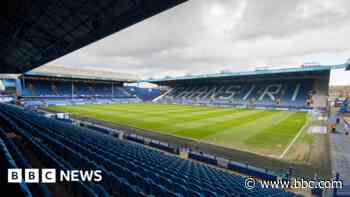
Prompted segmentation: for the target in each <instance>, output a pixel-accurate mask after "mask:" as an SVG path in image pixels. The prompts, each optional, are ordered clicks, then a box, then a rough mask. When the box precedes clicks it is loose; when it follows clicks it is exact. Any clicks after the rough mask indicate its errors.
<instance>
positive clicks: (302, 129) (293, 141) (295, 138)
mask: <svg viewBox="0 0 350 197" xmlns="http://www.w3.org/2000/svg"><path fill="white" fill-rule="evenodd" d="M307 125H308V123H305V125H304V126H303V127H302V128H301V129H300V130H299V132H298V134H297V135H296V136H295V137H294V138H293V140H292V141H291V142H290V143H289V145H288V146H287V148H286V149H284V151H283V153H282V154H281V155H280V156H279V157H278V158H279V159H282V158H283V157H284V156H285V155H286V154H287V152H288V151H289V149H290V148H291V147H292V146H293V144H294V143H295V141H296V140H297V139H298V137H299V136H300V135H301V133H302V132H303V131H304V129H305V128H306V126H307Z"/></svg>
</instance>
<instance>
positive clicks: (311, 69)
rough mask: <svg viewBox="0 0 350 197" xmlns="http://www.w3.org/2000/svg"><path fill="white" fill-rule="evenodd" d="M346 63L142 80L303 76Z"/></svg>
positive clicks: (164, 80) (159, 82)
mask: <svg viewBox="0 0 350 197" xmlns="http://www.w3.org/2000/svg"><path fill="white" fill-rule="evenodd" d="M347 66H348V65H347V64H339V65H316V66H304V67H293V68H280V69H272V68H265V69H256V70H254V71H242V72H225V73H216V74H204V75H187V76H181V77H166V78H163V79H152V80H144V82H150V83H156V84H160V85H164V84H170V83H172V82H175V81H176V82H185V81H196V80H210V79H225V78H229V79H234V78H236V79H237V78H242V77H259V76H277V77H278V76H285V75H297V76H303V75H307V74H310V73H320V72H323V71H330V70H331V69H344V68H346V67H347Z"/></svg>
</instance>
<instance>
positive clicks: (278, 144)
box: [50, 104, 307, 157]
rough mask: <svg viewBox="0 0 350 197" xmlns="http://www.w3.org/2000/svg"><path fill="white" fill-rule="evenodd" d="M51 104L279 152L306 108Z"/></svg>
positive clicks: (235, 145)
mask: <svg viewBox="0 0 350 197" xmlns="http://www.w3.org/2000/svg"><path fill="white" fill-rule="evenodd" d="M50 109H52V110H58V111H64V112H70V113H73V114H77V115H80V116H84V117H89V118H94V119H99V120H103V121H108V122H113V123H118V124H123V125H128V126H132V127H136V128H142V129H147V130H151V131H154V132H159V133H165V134H169V135H174V136H178V137H184V138H191V139H195V140H200V141H202V142H207V143H211V144H215V145H219V146H224V147H228V148H235V149H240V150H244V151H249V152H254V153H258V154H263V155H269V156H275V157H279V156H280V155H281V154H282V153H283V152H284V150H285V149H286V148H287V147H288V145H289V144H290V143H291V142H292V140H293V138H294V137H295V136H296V135H297V134H298V132H299V131H300V130H301V128H302V127H303V126H304V125H305V123H306V119H307V114H306V113H304V112H288V111H273V110H252V109H233V108H217V107H203V106H190V105H165V104H115V105H110V104H109V105H81V106H54V107H50Z"/></svg>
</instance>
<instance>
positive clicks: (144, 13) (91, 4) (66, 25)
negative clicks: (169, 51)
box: [0, 0, 187, 73]
mask: <svg viewBox="0 0 350 197" xmlns="http://www.w3.org/2000/svg"><path fill="white" fill-rule="evenodd" d="M185 1H187V0H134V1H130V0H103V1H98V0H96V1H93V0H59V1H37V0H34V1H32V0H11V1H9V0H5V1H1V3H0V26H1V30H0V54H1V56H0V73H23V72H26V71H28V70H31V69H33V68H35V67H38V66H41V65H43V64H45V63H47V62H49V61H52V60H54V59H56V58H58V57H61V56H63V55H65V54H67V53H70V52H72V51H74V50H77V49H79V48H81V47H83V46H85V45H88V44H90V43H92V42H95V41H97V40H99V39H101V38H104V37H106V36H108V35H110V34H112V33H114V32H117V31H119V30H122V29H124V28H126V27H128V26H130V25H133V24H135V23H137V22H139V21H142V20H144V19H146V18H148V17H151V16H153V15H155V14H158V13H160V12H162V11H164V10H166V9H169V8H171V7H173V6H176V5H178V4H180V3H183V2H185ZM140 33H142V32H140Z"/></svg>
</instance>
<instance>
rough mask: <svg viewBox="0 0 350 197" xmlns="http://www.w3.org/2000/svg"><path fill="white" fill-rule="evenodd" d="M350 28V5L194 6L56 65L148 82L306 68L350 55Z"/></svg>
mask: <svg viewBox="0 0 350 197" xmlns="http://www.w3.org/2000/svg"><path fill="white" fill-rule="evenodd" d="M349 24H350V1H348V0H337V1H334V0H322V1H319V0H293V1H280V0H264V1H261V0H232V1H230V0H210V1H208V0H190V1H189V2H187V3H185V4H182V5H180V6H178V7H175V8H173V9H171V10H169V11H166V12H163V13H161V14H159V15H157V16H154V17H152V18H150V19H147V20H146V21H143V22H141V23H138V24H136V25H134V26H132V27H129V28H127V29H125V30H123V31H120V32H117V33H116V34H114V35H111V36H109V37H107V38H105V39H103V40H101V41H99V42H97V43H94V44H92V45H89V46H87V47H84V48H83V49H81V50H78V51H76V52H73V53H71V54H69V55H66V56H64V57H62V58H60V59H58V60H56V61H54V62H52V63H53V64H64V65H71V66H81V67H84V66H89V67H91V66H100V67H106V68H112V69H115V70H117V71H119V72H124V73H136V74H139V75H141V76H144V77H150V76H157V77H159V76H165V75H181V74H187V73H212V72H219V71H220V70H242V69H249V68H253V67H255V66H259V65H298V64H301V63H302V62H303V60H304V59H308V57H310V56H312V57H317V55H315V54H321V53H332V54H340V53H341V54H344V53H350V51H349V45H348V43H350V37H349V36H348V35H350V26H349ZM342 57H343V56H342ZM315 61H317V59H316V60H315Z"/></svg>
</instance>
